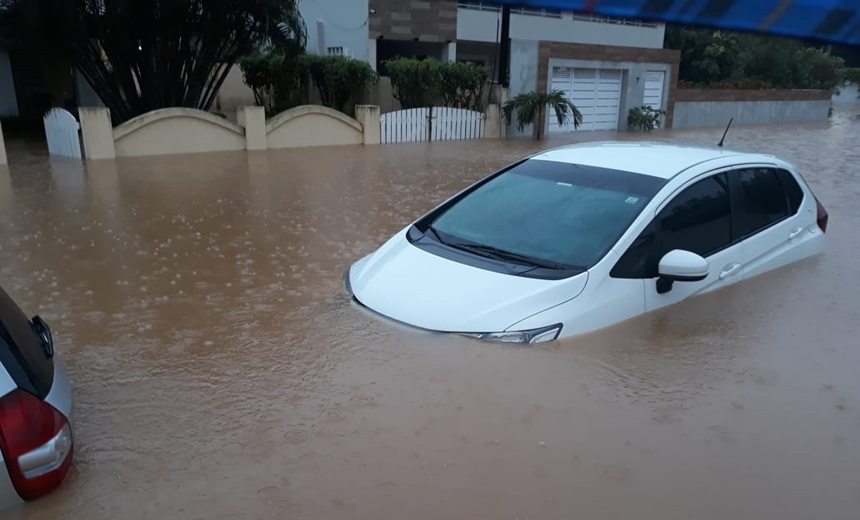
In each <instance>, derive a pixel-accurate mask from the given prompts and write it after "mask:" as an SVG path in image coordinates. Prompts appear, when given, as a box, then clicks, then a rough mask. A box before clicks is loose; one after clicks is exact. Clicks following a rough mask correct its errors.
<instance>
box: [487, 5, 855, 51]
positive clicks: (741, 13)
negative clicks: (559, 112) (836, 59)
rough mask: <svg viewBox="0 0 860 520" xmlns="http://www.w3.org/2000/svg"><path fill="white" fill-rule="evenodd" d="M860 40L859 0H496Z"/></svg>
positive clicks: (844, 41) (843, 41)
mask: <svg viewBox="0 0 860 520" xmlns="http://www.w3.org/2000/svg"><path fill="white" fill-rule="evenodd" d="M492 1H493V2H494V3H498V4H507V5H510V6H516V7H543V8H547V9H562V10H565V11H578V12H585V13H593V14H598V15H606V16H618V17H623V18H638V19H641V20H651V21H659V22H666V23H679V24H686V25H700V26H708V27H714V28H719V29H726V30H736V31H752V32H760V33H769V34H774V35H781V36H789V37H793V38H800V39H806V40H820V41H823V42H830V43H836V44H848V45H860V0H492Z"/></svg>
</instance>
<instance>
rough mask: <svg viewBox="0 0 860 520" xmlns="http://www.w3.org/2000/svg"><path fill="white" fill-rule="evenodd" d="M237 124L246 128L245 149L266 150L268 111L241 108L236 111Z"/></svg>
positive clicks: (258, 108)
mask: <svg viewBox="0 0 860 520" xmlns="http://www.w3.org/2000/svg"><path fill="white" fill-rule="evenodd" d="M236 123H237V124H238V125H239V126H241V127H244V128H245V149H246V150H265V149H266V148H267V146H268V145H267V142H266V110H265V109H264V108H263V107H254V106H247V107H239V108H237V109H236Z"/></svg>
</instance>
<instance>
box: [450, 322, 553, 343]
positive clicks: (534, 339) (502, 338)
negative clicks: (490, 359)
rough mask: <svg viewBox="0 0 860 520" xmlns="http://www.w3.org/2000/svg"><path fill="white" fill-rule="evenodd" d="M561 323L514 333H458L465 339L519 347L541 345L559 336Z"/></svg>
mask: <svg viewBox="0 0 860 520" xmlns="http://www.w3.org/2000/svg"><path fill="white" fill-rule="evenodd" d="M561 327H562V325H561V323H557V324H555V325H550V326H548V327H541V328H539V329H531V330H518V331H514V332H459V333H458V334H460V335H461V336H466V337H467V338H474V339H480V340H484V341H498V342H501V343H516V344H520V345H531V344H534V343H543V342H545V341H552V340H554V339H556V338H558V335H559V334H561Z"/></svg>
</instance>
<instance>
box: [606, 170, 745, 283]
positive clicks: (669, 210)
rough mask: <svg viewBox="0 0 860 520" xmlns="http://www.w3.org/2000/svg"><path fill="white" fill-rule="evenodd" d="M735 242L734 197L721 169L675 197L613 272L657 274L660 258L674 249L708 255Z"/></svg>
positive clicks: (618, 275)
mask: <svg viewBox="0 0 860 520" xmlns="http://www.w3.org/2000/svg"><path fill="white" fill-rule="evenodd" d="M731 243H732V211H731V197H730V196H729V187H728V178H727V177H726V174H725V173H720V174H717V175H713V176H711V177H707V178H705V179H703V180H701V181H699V182H697V183H695V184H693V185H692V186H690V187H688V188H687V189H685V190H684V191H682V192H681V193H680V194H678V195H677V196H676V197H675V198H674V199H672V201H671V202H669V204H668V205H667V206H666V207H665V208H663V210H662V211H661V212H660V213H659V214H658V215H657V216H656V217H655V219H654V221H653V222H652V223H651V224H650V225H649V226H648V227H647V228H645V230H644V231H643V232H642V233H640V235H639V237H637V238H636V240H635V241H634V242H633V244H632V245H631V246H630V247H629V248H628V249H627V251H626V252H625V253H624V255H622V256H621V258H620V259H619V261H618V263H617V264H615V267H613V268H612V271H611V272H610V276H612V277H614V278H654V277H656V276H657V266H658V264H659V262H660V258H661V257H662V256H663V255H664V254H666V253H668V252H669V251H671V250H673V249H683V250H686V251H691V252H693V253H696V254H699V255H702V256H703V257H708V256H709V255H712V254H713V253H716V252H717V251H719V250H721V249H723V248H725V247H726V246H728V245H730V244H731Z"/></svg>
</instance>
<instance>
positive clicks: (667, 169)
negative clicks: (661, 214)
mask: <svg viewBox="0 0 860 520" xmlns="http://www.w3.org/2000/svg"><path fill="white" fill-rule="evenodd" d="M728 157H735V158H738V159H742V160H743V162H771V161H773V159H774V157H773V156H772V155H764V154H757V153H749V152H740V151H737V150H730V149H726V148H720V147H718V146H695V145H682V144H668V143H652V142H629V141H607V142H592V143H580V144H573V145H569V146H563V147H560V148H554V149H552V150H547V151H545V152H541V153H538V154H536V155H534V156H533V157H532V159H538V160H546V161H558V162H566V163H575V164H583V165H588V166H599V167H602V168H609V169H613V170H622V171H629V172H634V173H641V174H644V175H650V176H652V177H659V178H662V179H671V178H672V177H674V176H675V175H677V174H679V173H681V172H682V171H684V170H686V169H688V168H690V167H692V166H696V165H697V164H701V163H703V162H707V161H714V160H717V159H725V158H728Z"/></svg>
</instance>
